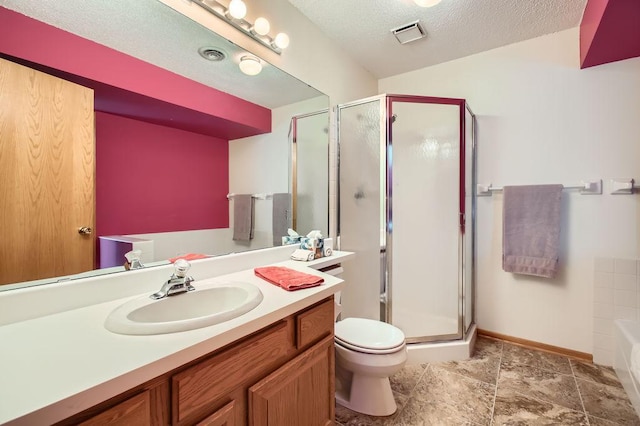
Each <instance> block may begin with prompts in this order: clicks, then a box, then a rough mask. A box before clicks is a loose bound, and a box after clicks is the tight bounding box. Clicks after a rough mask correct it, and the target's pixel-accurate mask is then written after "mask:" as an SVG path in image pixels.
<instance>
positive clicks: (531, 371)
mask: <svg viewBox="0 0 640 426" xmlns="http://www.w3.org/2000/svg"><path fill="white" fill-rule="evenodd" d="M502 388H509V389H513V390H515V391H516V392H519V393H521V394H523V395H527V396H530V397H533V398H536V399H541V400H543V401H547V402H551V403H553V404H558V405H562V406H563V407H566V408H570V409H572V410H578V411H582V403H581V402H580V395H579V394H578V388H577V387H576V382H575V379H574V378H573V376H571V375H566V374H560V373H555V372H553V371H549V370H541V369H539V368H534V367H530V366H528V365H523V364H518V363H513V362H504V361H503V362H502V364H501V365H500V377H499V378H498V389H502Z"/></svg>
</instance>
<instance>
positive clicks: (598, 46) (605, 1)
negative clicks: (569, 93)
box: [580, 0, 640, 68]
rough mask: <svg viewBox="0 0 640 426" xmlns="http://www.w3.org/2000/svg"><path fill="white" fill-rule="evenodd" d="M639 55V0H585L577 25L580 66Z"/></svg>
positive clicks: (584, 66) (590, 65) (589, 65)
mask: <svg viewBox="0 0 640 426" xmlns="http://www.w3.org/2000/svg"><path fill="white" fill-rule="evenodd" d="M637 56H640V0H588V2H587V6H586V7H585V10H584V15H583V16H582V22H581V24H580V64H581V68H587V67H592V66H595V65H601V64H606V63H609V62H615V61H620V60H623V59H629V58H634V57H637Z"/></svg>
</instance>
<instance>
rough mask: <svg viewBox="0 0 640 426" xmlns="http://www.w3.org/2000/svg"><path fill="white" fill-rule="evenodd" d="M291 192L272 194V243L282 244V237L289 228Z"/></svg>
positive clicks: (275, 244)
mask: <svg viewBox="0 0 640 426" xmlns="http://www.w3.org/2000/svg"><path fill="white" fill-rule="evenodd" d="M292 217H293V216H292V215H291V194H289V193H288V192H285V193H280V194H273V211H272V219H271V220H272V228H271V230H272V232H273V245H274V246H280V245H282V237H285V236H287V235H288V234H287V231H288V230H289V228H291V225H292V224H291V220H292Z"/></svg>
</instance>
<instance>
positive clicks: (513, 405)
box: [493, 388, 588, 425]
mask: <svg viewBox="0 0 640 426" xmlns="http://www.w3.org/2000/svg"><path fill="white" fill-rule="evenodd" d="M493 423H494V425H534V424H535V425H587V424H588V423H587V417H586V415H585V414H584V412H582V410H580V411H576V410H571V409H569V408H566V407H563V406H561V405H557V404H553V403H551V402H546V401H541V400H539V399H536V398H533V397H530V396H526V395H523V394H521V393H518V392H516V391H514V390H513V389H508V388H502V389H498V394H497V395H496V402H495V407H494V410H493Z"/></svg>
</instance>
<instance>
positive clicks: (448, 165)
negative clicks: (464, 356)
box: [391, 102, 460, 339]
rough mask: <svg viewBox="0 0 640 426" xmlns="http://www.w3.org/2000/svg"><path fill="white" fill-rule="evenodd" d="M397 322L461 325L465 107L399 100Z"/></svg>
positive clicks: (448, 330) (421, 332) (435, 329)
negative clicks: (462, 124)
mask: <svg viewBox="0 0 640 426" xmlns="http://www.w3.org/2000/svg"><path fill="white" fill-rule="evenodd" d="M392 108H393V114H394V115H395V116H396V120H395V122H394V123H393V126H392V136H391V137H392V158H393V162H392V175H393V183H392V196H393V222H392V224H391V229H392V251H391V253H392V274H393V276H392V282H391V306H392V311H391V323H392V324H394V325H395V326H397V327H399V328H400V329H401V330H403V331H404V333H405V335H406V336H407V338H408V339H411V338H416V339H419V338H420V337H427V336H443V335H455V334H458V332H459V313H460V311H459V296H458V295H459V272H458V271H459V263H458V262H459V241H460V233H459V193H460V191H459V179H460V175H459V164H460V163H459V162H460V159H459V156H460V134H459V133H460V130H459V126H460V124H459V111H460V110H459V106H457V105H438V104H424V103H408V102H394V103H393V105H392Z"/></svg>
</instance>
